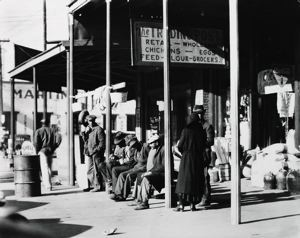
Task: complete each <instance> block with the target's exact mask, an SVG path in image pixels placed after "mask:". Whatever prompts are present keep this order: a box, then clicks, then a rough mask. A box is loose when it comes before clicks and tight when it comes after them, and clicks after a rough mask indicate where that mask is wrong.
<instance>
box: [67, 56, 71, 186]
mask: <svg viewBox="0 0 300 238" xmlns="http://www.w3.org/2000/svg"><path fill="white" fill-rule="evenodd" d="M66 56H67V65H66V68H67V75H66V78H67V83H66V85H67V148H68V151H67V167H68V183H69V184H72V182H71V180H70V178H71V176H70V171H71V166H70V150H69V148H70V120H69V118H70V113H71V112H70V109H71V107H70V104H71V98H70V90H69V88H70V51H69V50H66Z"/></svg>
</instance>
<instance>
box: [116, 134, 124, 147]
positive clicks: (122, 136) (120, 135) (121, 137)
mask: <svg viewBox="0 0 300 238" xmlns="http://www.w3.org/2000/svg"><path fill="white" fill-rule="evenodd" d="M124 137H125V134H124V133H123V132H121V131H118V132H117V133H116V135H115V138H114V144H115V145H118V144H120V143H121V142H122V140H124Z"/></svg>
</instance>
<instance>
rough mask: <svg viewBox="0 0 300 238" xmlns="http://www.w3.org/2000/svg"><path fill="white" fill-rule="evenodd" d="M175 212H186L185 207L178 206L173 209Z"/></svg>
mask: <svg viewBox="0 0 300 238" xmlns="http://www.w3.org/2000/svg"><path fill="white" fill-rule="evenodd" d="M173 211H174V212H184V206H182V205H178V206H177V207H175V208H174V209H173Z"/></svg>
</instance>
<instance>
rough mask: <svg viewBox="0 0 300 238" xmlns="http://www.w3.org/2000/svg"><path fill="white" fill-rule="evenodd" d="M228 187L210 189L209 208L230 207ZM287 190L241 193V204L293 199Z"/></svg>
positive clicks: (247, 204)
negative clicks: (210, 201)
mask: <svg viewBox="0 0 300 238" xmlns="http://www.w3.org/2000/svg"><path fill="white" fill-rule="evenodd" d="M230 196H231V194H230V189H229V188H227V187H216V188H213V189H212V201H213V203H212V204H211V206H210V208H209V209H222V208H229V207H230ZM294 199H295V197H294V196H292V195H291V194H290V193H289V192H288V191H278V190H257V191H249V192H242V193H241V205H242V206H249V205H256V204H261V203H270V202H280V201H289V200H294Z"/></svg>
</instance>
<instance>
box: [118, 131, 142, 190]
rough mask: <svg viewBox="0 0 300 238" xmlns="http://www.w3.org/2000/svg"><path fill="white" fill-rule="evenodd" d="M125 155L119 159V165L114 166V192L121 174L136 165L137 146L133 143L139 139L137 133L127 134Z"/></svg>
mask: <svg viewBox="0 0 300 238" xmlns="http://www.w3.org/2000/svg"><path fill="white" fill-rule="evenodd" d="M124 140H125V144H126V147H125V156H124V158H120V159H119V160H118V163H119V165H117V166H114V167H113V168H112V192H113V193H114V192H115V187H116V184H117V181H118V177H119V174H120V173H122V172H124V171H127V170H130V169H131V168H132V167H133V166H134V165H135V163H136V162H135V160H134V154H135V151H136V148H135V147H133V146H132V145H133V144H135V143H137V142H138V140H137V138H136V136H135V135H127V136H126V137H125V138H124Z"/></svg>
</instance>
